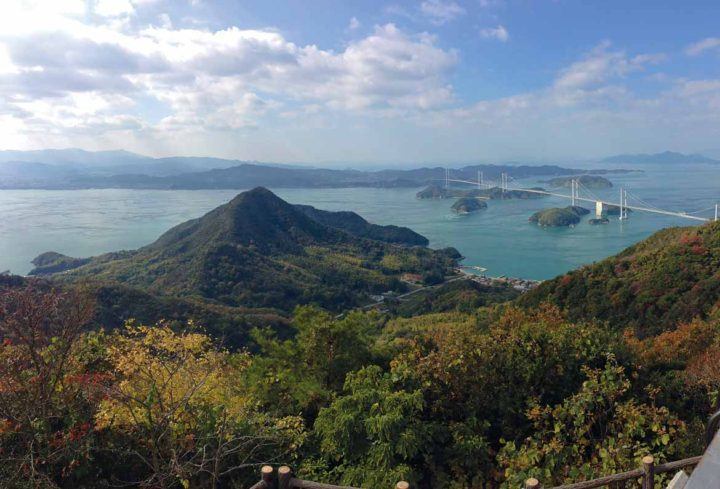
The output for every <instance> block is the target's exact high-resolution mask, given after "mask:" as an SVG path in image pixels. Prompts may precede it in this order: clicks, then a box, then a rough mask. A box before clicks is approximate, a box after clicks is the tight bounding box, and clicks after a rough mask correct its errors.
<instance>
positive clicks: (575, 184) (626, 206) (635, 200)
mask: <svg viewBox="0 0 720 489" xmlns="http://www.w3.org/2000/svg"><path fill="white" fill-rule="evenodd" d="M511 181H514V179H513V178H512V177H511V176H510V175H508V174H507V173H501V175H500V181H499V182H496V181H493V180H485V179H484V178H483V173H482V172H480V171H478V175H477V180H465V179H460V178H452V175H451V171H450V169H449V168H446V169H445V188H446V189H447V188H449V186H450V184H451V183H463V184H468V185H472V186H475V187H477V188H486V189H489V188H499V189H501V190H502V192H508V191H511V190H517V191H521V192H528V193H534V194H541V195H549V196H553V197H561V198H563V199H569V200H570V202H571V205H573V206H575V205H577V204H578V203H579V202H589V203H592V204H594V205H595V214H596V215H597V216H598V217H600V216H602V215H603V214H604V212H605V211H607V210H608V209H609V208H617V209H619V219H621V220H625V219H627V217H628V210H632V211H640V212H651V213H653V214H662V215H666V216H674V217H682V218H685V219H691V220H694V221H701V222H708V221H717V220H718V204H715V205H714V206H712V207H708V208H706V209H700V210H696V211H692V212H686V211H673V210H667V209H661V208H659V207H657V206H654V205H652V204H649V203H647V202H646V201H644V200H643V199H641V198H640V197H638V196H637V195H635V194H633V193H632V192H630V191H629V190H627V189H626V188H622V187H621V188H620V195H619V202H611V201H608V200H604V199H601V198H599V197H597V196H596V195H595V194H593V192H592V191H591V190H590V189H588V188H587V187H586V186H584V185H583V184H582V183H581V182H580V180H579V179H577V178H573V179H572V180H571V181H570V183H571V185H570V194H569V195H568V194H563V193H559V192H549V191H547V190H543V189H539V188H524V187H519V186H516V185H513V184H511ZM581 190H582V191H583V195H581V194H580V191H581ZM710 211H714V216H713V217H703V216H701V215H699V214H703V213H708V212H710Z"/></svg>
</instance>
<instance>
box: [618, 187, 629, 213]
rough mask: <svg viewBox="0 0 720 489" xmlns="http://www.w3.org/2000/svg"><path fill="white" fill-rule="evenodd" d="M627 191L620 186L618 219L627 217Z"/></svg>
mask: <svg viewBox="0 0 720 489" xmlns="http://www.w3.org/2000/svg"><path fill="white" fill-rule="evenodd" d="M627 218H628V216H627V191H626V190H625V189H624V188H622V187H620V218H619V219H620V220H621V221H624V220H625V219H627Z"/></svg>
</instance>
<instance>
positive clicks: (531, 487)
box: [525, 477, 540, 489]
mask: <svg viewBox="0 0 720 489" xmlns="http://www.w3.org/2000/svg"><path fill="white" fill-rule="evenodd" d="M525 489H540V481H539V480H537V479H536V478H535V477H530V478H529V479H528V480H526V481H525Z"/></svg>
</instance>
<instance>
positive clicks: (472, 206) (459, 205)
mask: <svg viewBox="0 0 720 489" xmlns="http://www.w3.org/2000/svg"><path fill="white" fill-rule="evenodd" d="M451 209H452V210H453V212H455V213H457V214H469V213H471V212H477V211H479V210H482V209H487V202H485V201H483V200H480V199H477V198H473V197H463V198H461V199H458V200H457V201H456V202H455V203H454V204H453V205H452V207H451Z"/></svg>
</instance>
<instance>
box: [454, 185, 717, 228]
mask: <svg viewBox="0 0 720 489" xmlns="http://www.w3.org/2000/svg"><path fill="white" fill-rule="evenodd" d="M447 181H448V182H457V183H466V184H469V185H475V186H481V187H485V188H492V187H496V185H490V184H479V183H478V182H473V181H470V180H458V179H452V178H449V179H447ZM508 190H520V191H523V192H530V193H536V194H542V195H551V196H553V197H561V198H563V199H570V200H572V198H573V197H572V195H565V194H560V193H557V192H548V191H547V190H538V189H534V188H515V187H509V188H508ZM575 200H579V201H581V202H601V203H602V204H603V205H607V206H615V207H620V204H619V203H617V202H609V201H605V200H597V199H589V198H587V197H575ZM622 207H624V208H625V209H632V210H634V211H641V212H652V213H654V214H663V215H666V216H674V217H683V218H685V219H692V220H695V221H702V222H707V221H710V220H711V219H708V218H706V217H699V216H691V215H690V214H688V213H686V212H673V211H665V210H662V209H652V208H650V207H643V206H638V205H623V206H622Z"/></svg>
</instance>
